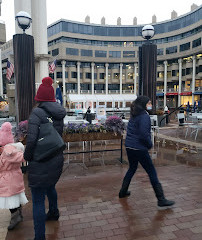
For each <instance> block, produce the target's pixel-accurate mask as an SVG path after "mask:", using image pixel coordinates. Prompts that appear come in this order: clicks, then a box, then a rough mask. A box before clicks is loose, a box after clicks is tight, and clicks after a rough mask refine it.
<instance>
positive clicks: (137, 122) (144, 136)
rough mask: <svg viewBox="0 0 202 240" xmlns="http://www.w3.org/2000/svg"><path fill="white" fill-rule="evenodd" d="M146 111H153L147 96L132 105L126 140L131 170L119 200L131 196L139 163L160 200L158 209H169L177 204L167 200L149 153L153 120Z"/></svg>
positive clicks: (139, 98)
mask: <svg viewBox="0 0 202 240" xmlns="http://www.w3.org/2000/svg"><path fill="white" fill-rule="evenodd" d="M146 110H152V104H151V101H150V99H149V98H148V97H147V96H139V97H137V99H136V100H135V101H133V102H132V104H131V108H130V115H131V116H130V120H129V122H128V127H127V136H126V140H125V146H126V152H127V156H128V161H129V169H128V171H127V173H126V175H125V177H124V179H123V183H122V187H121V190H120V192H119V198H124V197H127V196H129V195H130V191H128V187H129V185H130V182H131V179H132V177H133V175H134V174H135V172H136V170H137V167H138V163H140V164H141V165H142V167H143V168H144V170H145V171H146V172H147V174H148V176H149V179H150V182H151V185H152V187H153V189H154V192H155V194H156V197H157V199H158V203H157V204H158V207H161V208H162V207H168V206H172V205H173V204H174V203H175V202H174V201H169V200H167V199H166V198H165V196H164V193H163V189H162V186H161V183H160V182H159V180H158V177H157V173H156V169H155V167H154V165H153V163H152V159H151V157H150V155H149V152H148V150H149V149H151V148H152V142H151V120H150V117H149V114H148V112H147V111H146Z"/></svg>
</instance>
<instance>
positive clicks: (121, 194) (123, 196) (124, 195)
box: [119, 191, 130, 198]
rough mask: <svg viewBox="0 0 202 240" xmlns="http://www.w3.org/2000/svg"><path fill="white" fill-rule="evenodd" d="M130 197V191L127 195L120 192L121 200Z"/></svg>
mask: <svg viewBox="0 0 202 240" xmlns="http://www.w3.org/2000/svg"><path fill="white" fill-rule="evenodd" d="M128 196H130V191H127V192H126V193H123V192H121V191H120V192H119V198H125V197H128Z"/></svg>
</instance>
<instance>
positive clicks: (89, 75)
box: [52, 72, 133, 80]
mask: <svg viewBox="0 0 202 240" xmlns="http://www.w3.org/2000/svg"><path fill="white" fill-rule="evenodd" d="M105 75H106V74H105V73H99V79H101V80H103V79H105ZM52 77H53V78H54V75H53V76H52ZM56 77H57V78H62V72H57V73H56ZM108 77H109V79H110V78H111V74H109V75H108ZM65 78H68V72H65ZM71 78H77V72H71ZM80 78H81V79H82V78H83V73H80ZM85 79H92V73H91V72H86V73H85ZM94 79H98V76H97V73H94ZM113 79H120V73H113ZM122 79H123V80H124V79H125V74H123V75H122ZM127 79H131V80H132V79H133V73H128V74H127Z"/></svg>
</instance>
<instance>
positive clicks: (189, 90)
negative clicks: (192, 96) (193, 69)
mask: <svg viewBox="0 0 202 240" xmlns="http://www.w3.org/2000/svg"><path fill="white" fill-rule="evenodd" d="M191 91H192V90H191V88H190V87H189V88H182V92H191Z"/></svg>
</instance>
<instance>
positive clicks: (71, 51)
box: [49, 38, 201, 58]
mask: <svg viewBox="0 0 202 240" xmlns="http://www.w3.org/2000/svg"><path fill="white" fill-rule="evenodd" d="M200 45H201V38H198V39H196V40H194V41H192V48H195V47H198V46H200ZM190 46H191V43H190V42H188V43H184V44H181V45H180V52H183V51H187V50H189V49H190ZM94 52H95V57H101V58H106V57H107V51H103V50H95V51H94ZM49 53H50V52H49ZM173 53H177V46H173V47H168V48H166V54H173ZM58 54H59V48H56V49H53V50H52V56H57V55H58ZM66 54H67V55H73V56H79V49H77V48H66ZM163 54H164V49H163V48H160V49H157V55H158V56H159V55H163ZM80 55H81V56H83V57H93V50H87V49H81V50H80ZM134 57H135V51H123V58H134ZM109 58H121V51H109Z"/></svg>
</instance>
